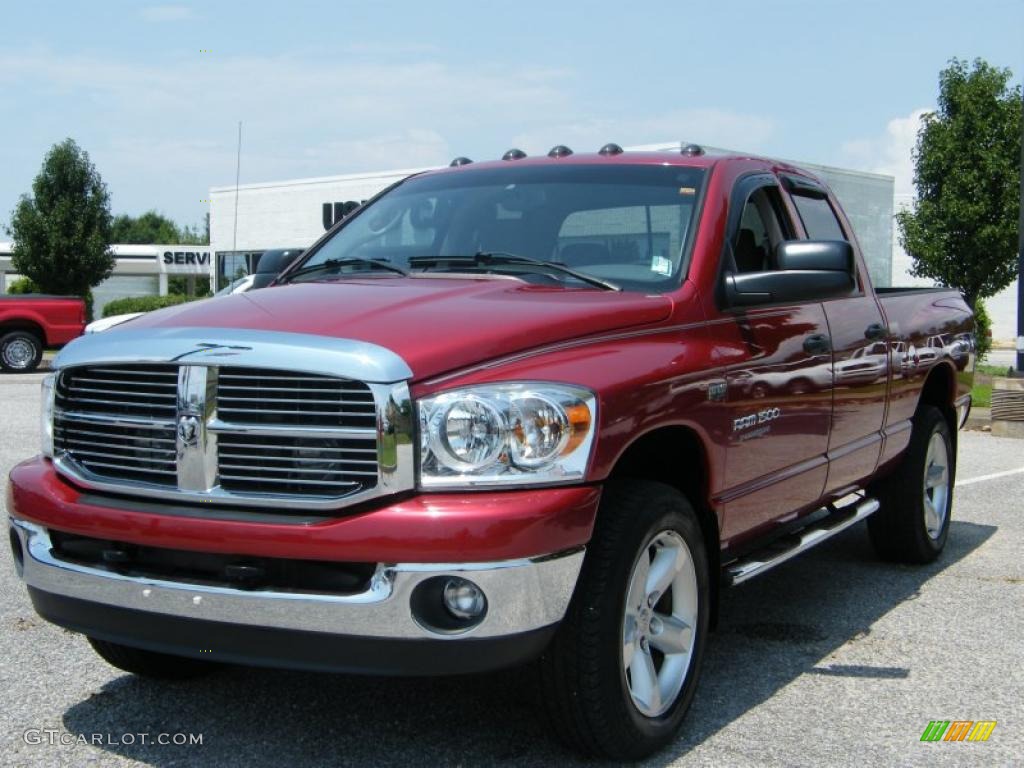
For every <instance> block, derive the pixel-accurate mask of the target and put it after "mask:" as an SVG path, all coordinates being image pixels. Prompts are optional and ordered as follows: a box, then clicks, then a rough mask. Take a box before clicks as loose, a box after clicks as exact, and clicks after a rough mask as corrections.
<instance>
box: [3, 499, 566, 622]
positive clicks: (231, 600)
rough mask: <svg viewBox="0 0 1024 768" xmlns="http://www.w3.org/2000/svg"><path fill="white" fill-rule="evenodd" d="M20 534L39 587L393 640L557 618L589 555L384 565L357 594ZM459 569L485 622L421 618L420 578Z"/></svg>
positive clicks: (191, 614)
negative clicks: (86, 560) (141, 572)
mask: <svg viewBox="0 0 1024 768" xmlns="http://www.w3.org/2000/svg"><path fill="white" fill-rule="evenodd" d="M11 526H12V530H13V531H14V532H15V534H16V535H17V537H18V539H19V540H20V542H21V551H22V553H23V558H22V560H21V564H20V571H21V577H22V579H23V580H24V581H25V583H26V584H27V585H28V586H29V587H31V588H34V589H35V590H38V591H40V592H44V593H49V594H52V595H58V596H61V597H65V598H71V599H74V600H82V601H88V602H91V603H99V604H101V605H105V606H112V607H115V608H124V609H129V610H132V611H141V612H144V613H153V614H160V615H162V616H166V617H179V618H182V619H193V620H201V621H207V622H217V623H219V624H232V625H236V626H240V627H244V626H251V627H254V628H255V627H262V628H275V629H284V630H297V631H301V632H319V633H328V634H333V635H340V636H346V637H363V638H389V639H395V640H417V639H428V640H449V641H453V642H457V641H458V639H461V638H474V639H484V638H500V637H504V636H508V635H516V634H519V633H524V632H530V631H532V630H537V629H540V628H543V627H548V626H551V625H553V624H556V623H557V622H559V621H560V620H561V619H562V617H563V616H564V615H565V611H566V608H567V607H568V605H569V600H570V598H571V597H572V593H573V589H574V588H575V586H576V579H577V577H578V575H579V571H580V567H581V565H582V563H583V551H582V550H577V551H574V552H570V553H566V554H562V555H558V556H547V557H539V558H531V559H523V560H507V561H501V562H491V563H457V564H452V563H445V564H433V563H430V564H426V563H399V564H381V565H379V566H378V567H377V570H376V572H375V573H374V575H373V577H372V579H371V582H370V586H369V588H368V589H367V590H366V591H364V592H362V593H359V594H354V595H332V594H322V593H299V592H274V591H260V590H241V589H231V588H227V587H219V586H204V585H199V584H189V583H183V582H175V581H165V580H160V579H154V578H145V577H135V576H126V575H122V574H118V573H115V572H112V571H107V570H104V569H100V568H94V567H90V566H87V565H81V564H76V563H71V562H68V561H65V560H61V559H57V558H56V557H54V556H53V553H52V546H51V543H50V537H49V534H48V533H47V531H46V529H45V528H43V527H41V526H39V525H36V524H34V523H30V522H27V521H24V520H20V519H16V518H11ZM448 575H453V576H454V575H458V576H462V577H463V578H467V579H471V580H472V581H473V582H474V583H476V584H477V585H478V586H479V587H480V588H481V589H482V590H483V591H484V593H485V594H486V596H487V604H488V610H487V615H486V617H485V618H484V619H483V621H482V622H481V623H480V624H478V625H476V626H475V627H473V628H472V629H469V630H467V631H465V632H461V633H459V634H443V633H440V632H437V631H433V630H430V629H428V628H425V627H423V626H421V625H420V624H419V623H417V621H416V620H415V618H414V617H413V614H412V611H411V609H410V602H409V601H410V597H411V595H412V591H413V589H414V588H415V587H416V585H417V584H419V583H420V582H422V581H425V580H426V579H429V578H432V577H435V576H448Z"/></svg>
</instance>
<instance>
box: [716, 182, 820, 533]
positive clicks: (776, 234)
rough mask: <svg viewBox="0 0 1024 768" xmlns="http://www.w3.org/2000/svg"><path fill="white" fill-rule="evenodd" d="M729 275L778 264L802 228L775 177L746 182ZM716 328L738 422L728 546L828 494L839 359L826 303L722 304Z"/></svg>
mask: <svg viewBox="0 0 1024 768" xmlns="http://www.w3.org/2000/svg"><path fill="white" fill-rule="evenodd" d="M729 208H730V211H729V218H728V221H727V224H726V237H727V240H728V245H727V246H726V248H725V253H724V254H723V263H722V272H723V275H722V277H723V279H724V273H727V272H728V271H730V270H731V271H733V272H736V273H742V272H756V271H764V270H769V269H772V268H773V265H774V264H773V261H774V260H773V257H772V254H773V253H774V249H775V246H777V245H778V243H779V242H781V241H783V240H789V239H793V238H794V237H795V230H794V227H793V224H792V222H791V221H790V218H789V215H788V213H787V211H786V208H785V206H784V204H783V199H782V195H781V191H780V190H779V187H778V184H777V181H776V179H775V177H774V176H772V175H770V174H764V175H757V176H750V177H746V178H744V179H741V180H740V181H739V182H737V184H736V186H735V188H734V191H733V197H732V198H731V200H730V206H729ZM709 330H710V332H711V334H712V335H713V336H714V337H715V343H716V347H717V348H718V351H719V352H720V355H721V358H722V359H723V361H724V362H725V364H726V372H725V379H726V398H725V402H724V403H723V407H724V410H725V413H726V414H727V416H728V418H727V421H726V422H725V424H723V431H724V432H725V433H726V434H725V435H724V442H725V444H726V472H725V483H724V488H723V489H722V491H721V492H720V493H719V494H718V496H717V502H718V503H719V504H720V505H721V506H722V507H723V508H724V512H725V515H724V518H725V519H724V524H723V531H722V536H723V540H724V541H725V543H726V545H727V546H738V545H741V544H742V543H743V541H744V540H746V539H749V538H755V537H758V536H759V535H760V534H763V533H767V532H769V530H770V529H771V527H772V526H773V525H774V524H776V523H778V522H781V521H784V520H789V519H792V518H793V517H794V516H795V515H796V514H797V513H799V512H800V511H802V510H804V509H807V508H809V507H810V506H811V505H813V504H814V503H815V502H816V501H817V500H818V499H820V497H821V495H822V491H823V489H824V485H825V478H826V472H827V463H826V458H825V452H826V450H827V448H828V437H829V424H830V421H831V417H832V394H831V389H832V367H831V363H832V357H831V353H830V351H829V340H828V324H827V321H826V318H825V311H824V309H823V307H822V304H821V302H820V301H813V300H811V301H805V302H800V303H794V304H788V303H787V304H781V305H780V304H766V305H765V306H763V307H761V306H753V307H749V306H748V307H745V308H742V309H729V308H725V309H722V310H721V317H720V319H719V321H718V322H714V321H713V322H711V323H710V324H709Z"/></svg>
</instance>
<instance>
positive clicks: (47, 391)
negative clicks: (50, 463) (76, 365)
mask: <svg viewBox="0 0 1024 768" xmlns="http://www.w3.org/2000/svg"><path fill="white" fill-rule="evenodd" d="M56 383H57V374H56V373H50V374H47V376H46V377H45V378H44V379H43V410H42V413H41V414H40V417H39V428H40V432H41V434H42V452H43V456H49V457H50V458H53V400H54V390H55V388H56Z"/></svg>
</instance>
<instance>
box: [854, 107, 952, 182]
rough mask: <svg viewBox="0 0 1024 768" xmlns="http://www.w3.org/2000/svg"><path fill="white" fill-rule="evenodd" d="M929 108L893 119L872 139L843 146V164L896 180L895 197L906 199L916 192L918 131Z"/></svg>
mask: <svg viewBox="0 0 1024 768" xmlns="http://www.w3.org/2000/svg"><path fill="white" fill-rule="evenodd" d="M932 111H934V110H933V109H930V108H924V107H922V108H919V109H915V110H914V111H913V112H911V113H910V114H909V115H907V116H906V117H894V118H893V119H892V120H890V121H889V122H888V123H887V124H886V126H885V130H884V131H883V132H882V133H880V134H878V135H876V136H872V137H870V138H862V139H855V140H853V141H848V142H846V143H844V144H843V145H842V147H841V149H840V151H841V153H842V158H843V160H842V163H841V165H843V166H845V167H848V168H857V169H860V170H865V171H871V172H872V173H885V174H888V175H890V176H894V177H896V189H895V191H896V196H897V199H899V198H907V197H908V196H912V195H913V193H914V158H913V150H914V146H915V144H916V143H917V132H918V131H919V130H920V128H921V118H922V117H923V116H924V115H926V114H927V113H929V112H932Z"/></svg>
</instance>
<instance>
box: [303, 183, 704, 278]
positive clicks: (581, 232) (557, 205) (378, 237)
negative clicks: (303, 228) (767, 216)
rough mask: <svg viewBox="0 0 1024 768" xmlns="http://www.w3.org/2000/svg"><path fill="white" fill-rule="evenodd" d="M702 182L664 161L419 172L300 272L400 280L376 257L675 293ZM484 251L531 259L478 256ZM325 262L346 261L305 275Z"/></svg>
mask: <svg viewBox="0 0 1024 768" xmlns="http://www.w3.org/2000/svg"><path fill="white" fill-rule="evenodd" d="M703 183H704V171H703V170H702V169H697V168H684V167H678V166H675V167H673V166H663V165H568V164H566V165H539V166H529V165H524V166H520V167H499V168H493V167H492V168H479V169H476V168H472V167H466V168H462V169H460V170H457V171H453V172H445V173H437V174H424V175H422V176H415V177H413V178H411V179H408V180H407V181H405V182H404V183H402V184H400V185H399V186H397V187H395V188H394V189H392V190H391V191H390V192H388V193H387V194H385V195H384V196H382V197H381V198H379V199H378V200H377V201H375V202H374V203H372V204H370V205H368V206H366V207H365V208H363V209H360V210H358V211H356V213H354V214H353V215H352V216H351V217H350V218H349V219H348V220H347V221H346V222H345V223H344V224H343V225H342V226H341V227H340V228H339V229H338V231H337V232H336V233H335V234H334V236H333V237H331V238H330V239H329V240H327V241H325V242H324V243H323V244H321V246H320V247H318V248H316V249H315V250H314V251H313V252H312V253H311V254H310V256H309V257H308V259H307V260H305V261H304V262H302V263H301V264H300V265H299V270H301V271H302V273H303V274H302V275H301V276H300V275H299V273H298V272H295V273H293V276H294V277H295V278H296V279H297V280H306V279H314V280H315V279H338V277H339V276H341V277H343V276H344V275H346V274H353V273H358V274H359V275H361V276H362V275H366V274H368V273H371V272H372V273H373V274H374V275H379V276H381V277H394V274H393V273H391V272H389V271H386V270H382V269H380V268H376V269H374V268H372V267H368V266H367V264H372V263H373V262H376V263H378V264H380V263H384V264H391V265H394V266H397V267H401V268H402V269H408V270H410V271H411V272H413V273H421V272H427V273H430V272H439V271H457V272H481V271H486V272H501V273H503V274H514V275H516V276H518V277H521V278H522V279H524V280H528V281H531V282H538V283H541V284H564V285H567V286H571V287H573V288H590V289H595V290H599V289H600V284H599V283H598V284H597V285H595V284H594V283H593V282H590V283H588V282H586V281H584V280H580V279H579V278H578V277H573V275H572V271H575V272H577V273H581V274H584V275H589V276H592V277H595V278H599V279H600V280H603V281H607V282H608V283H609V284H613V285H614V286H617V287H621V288H623V289H625V290H636V291H645V292H651V291H659V290H669V289H671V288H673V287H675V286H676V285H678V284H679V280H680V271H681V269H682V265H683V264H684V262H685V259H684V256H685V251H686V248H687V244H688V237H687V235H688V234H689V232H690V230H691V228H692V227H693V226H694V214H695V210H696V206H697V200H698V199H699V197H700V191H701V186H702V185H703ZM481 253H483V254H489V253H501V254H513V255H516V256H521V257H525V258H524V259H522V260H520V262H518V263H517V262H515V261H514V260H512V259H505V260H499V259H492V260H479V259H477V260H474V259H473V258H472V257H474V256H475V255H476V254H481ZM444 257H450V259H451V261H445V258H444ZM529 260H534V261H549V262H556V263H557V264H560V265H564V266H566V267H569V268H570V270H555V269H547V270H545V269H543V268H542V267H541V266H539V265H537V264H533V265H532V266H531V264H529V263H528V262H529ZM327 262H331V263H332V264H340V265H344V266H342V267H341V268H338V269H330V270H326V269H325V270H322V271H320V270H310V271H306V270H308V269H309V268H310V267H314V266H316V265H318V264H325V263H327ZM290 279H291V277H286V278H285V280H286V281H287V280H290Z"/></svg>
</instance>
